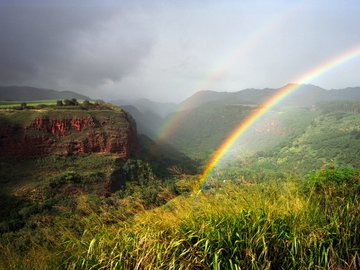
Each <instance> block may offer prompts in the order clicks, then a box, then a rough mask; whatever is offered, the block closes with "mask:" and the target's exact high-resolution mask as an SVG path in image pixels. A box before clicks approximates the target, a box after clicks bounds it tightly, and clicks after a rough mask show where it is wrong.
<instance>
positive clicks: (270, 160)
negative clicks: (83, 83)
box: [0, 90, 360, 269]
mask: <svg viewBox="0 0 360 270" xmlns="http://www.w3.org/2000/svg"><path fill="white" fill-rule="evenodd" d="M248 91H250V90H248ZM254 91H255V90H254ZM257 91H258V90H256V91H255V92H256V93H257V94H256V95H257V97H259V92H257ZM248 93H250V94H249V96H250V97H251V96H252V94H251V91H250V92H248ZM265 93H266V91H265ZM219 95H221V93H218V94H217V96H219ZM254 95H255V94H254ZM266 95H267V94H265V96H266ZM249 99H250V98H249ZM260 100H261V99H260ZM143 102H144V101H143ZM59 104H60V103H59ZM74 104H75V103H74ZM240 104H241V105H240ZM130 106H132V107H130ZM142 106H145V105H144V103H142ZM127 109H129V110H128V111H127ZM141 110H143V109H141V108H139V109H138V108H136V107H135V106H134V105H128V106H122V107H119V106H116V105H113V104H111V103H105V102H102V103H99V102H96V101H86V102H85V101H79V102H77V105H76V104H75V105H70V106H63V105H62V106H58V105H56V103H51V104H49V103H46V102H45V103H43V104H41V102H39V104H36V105H27V106H26V107H25V108H22V107H12V108H9V107H6V108H2V109H1V110H0V123H1V126H0V127H1V128H0V135H1V136H0V145H1V155H0V156H1V159H0V168H1V175H0V176H1V178H0V179H1V185H2V190H1V194H0V196H1V200H0V202H1V212H0V215H1V222H0V232H1V236H0V249H1V254H2V255H1V260H0V267H1V268H4V269H19V268H21V269H33V268H37V269H40V268H42V269H48V268H65V269H89V268H119V269H133V268H134V267H140V268H144V269H163V268H165V269H192V268H193V267H195V266H196V267H198V268H199V269H209V268H210V269H239V268H237V267H241V268H246V269H262V268H266V267H270V268H269V269H278V268H291V269H302V268H311V269H312V268H315V267H327V268H330V269H336V268H337V267H343V268H344V269H356V266H357V265H358V264H359V253H358V252H359V251H358V244H359V243H360V239H359V234H358V231H359V226H360V219H359V209H360V208H359V207H360V205H359V197H358V196H359V192H360V177H359V169H360V163H359V159H358V157H359V155H360V139H359V138H360V137H359V136H358V135H359V133H360V114H359V112H360V101H354V100H351V101H347V100H342V99H339V100H336V101H329V100H325V101H323V102H316V103H314V104H313V103H312V104H309V105H306V106H305V105H304V104H302V105H301V106H298V105H296V106H295V105H293V104H289V103H286V102H285V103H284V104H282V105H278V106H276V107H274V108H273V109H272V110H269V111H268V112H267V113H266V115H264V116H263V117H262V118H261V119H259V120H258V121H257V122H256V123H254V124H253V125H252V127H251V128H250V129H249V130H248V131H247V132H246V133H245V134H244V135H243V136H241V138H239V139H238V140H237V141H236V143H234V144H233V146H232V147H231V149H229V151H227V153H226V156H224V157H223V158H222V160H221V161H220V162H218V163H217V165H216V167H215V168H214V169H213V170H212V171H211V173H210V174H209V175H208V176H207V177H206V179H205V181H204V182H202V183H201V185H200V190H199V189H198V188H199V177H200V175H201V172H202V171H203V170H204V167H205V166H206V164H207V163H208V162H209V160H210V158H211V156H212V155H213V153H214V152H215V151H216V150H217V149H218V148H219V146H220V145H221V143H222V142H223V141H224V140H225V139H226V138H227V137H228V136H229V135H230V134H231V132H232V131H233V130H234V129H235V128H236V127H237V126H238V125H239V123H241V122H242V121H243V120H244V119H245V118H246V117H247V116H248V115H249V114H251V113H252V112H254V111H256V110H257V105H256V104H254V105H251V106H249V105H248V104H246V103H245V102H242V101H241V102H240V103H239V100H233V101H232V102H230V101H229V100H227V101H226V102H223V101H221V100H211V101H209V102H207V103H203V104H199V105H197V106H195V107H194V108H189V109H188V110H184V111H177V112H171V111H170V112H169V113H170V114H169V115H168V116H167V117H165V118H164V117H163V116H162V115H160V114H158V113H159V112H157V111H156V106H155V107H152V109H151V107H148V109H147V113H146V116H147V117H148V118H147V119H148V120H145V118H144V115H145V114H143V113H142V112H141ZM133 113H134V115H133ZM174 114H176V117H177V118H174ZM152 116H154V117H153V118H152ZM151 119H153V120H154V123H157V124H154V125H152V122H151ZM171 119H177V123H176V125H177V128H174V129H172V130H171V132H169V133H168V134H167V136H166V137H162V138H161V139H156V136H157V135H156V129H155V128H154V127H157V126H159V125H161V124H164V123H165V124H166V123H168V122H169V121H171ZM137 120H139V121H137ZM144 124H146V126H144ZM149 127H152V130H150V129H149Z"/></svg>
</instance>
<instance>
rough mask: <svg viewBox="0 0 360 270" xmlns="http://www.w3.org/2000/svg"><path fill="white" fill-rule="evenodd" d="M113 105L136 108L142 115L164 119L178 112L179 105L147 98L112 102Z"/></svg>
mask: <svg viewBox="0 0 360 270" xmlns="http://www.w3.org/2000/svg"><path fill="white" fill-rule="evenodd" d="M110 102H111V103H113V104H116V105H119V106H121V107H123V106H125V105H131V106H134V107H136V108H137V109H138V110H139V111H140V112H142V113H148V112H150V113H153V114H157V115H158V116H160V117H162V118H164V117H166V116H168V115H169V114H170V113H172V112H174V111H176V108H177V106H178V104H176V103H171V102H156V101H152V100H150V99H147V98H139V99H118V100H112V101H110Z"/></svg>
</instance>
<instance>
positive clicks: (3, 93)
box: [0, 86, 90, 101]
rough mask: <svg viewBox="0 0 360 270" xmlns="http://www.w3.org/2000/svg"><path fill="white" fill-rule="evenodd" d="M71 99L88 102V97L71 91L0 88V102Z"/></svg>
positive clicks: (15, 87) (18, 87)
mask: <svg viewBox="0 0 360 270" xmlns="http://www.w3.org/2000/svg"><path fill="white" fill-rule="evenodd" d="M71 98H76V99H82V100H90V98H89V97H87V96H85V95H81V94H78V93H75V92H72V91H56V90H51V89H42V88H36V87H29V86H0V101H12V100H19V101H31V100H48V99H71Z"/></svg>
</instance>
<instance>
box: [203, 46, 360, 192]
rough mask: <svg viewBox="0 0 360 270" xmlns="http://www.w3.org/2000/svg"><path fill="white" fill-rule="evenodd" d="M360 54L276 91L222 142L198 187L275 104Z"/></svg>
mask: <svg viewBox="0 0 360 270" xmlns="http://www.w3.org/2000/svg"><path fill="white" fill-rule="evenodd" d="M359 55H360V46H357V47H355V48H352V49H350V50H347V51H346V52H344V53H341V54H339V55H337V56H336V57H335V58H333V59H331V60H329V61H326V62H325V63H323V64H322V65H319V66H318V67H316V68H314V69H312V70H310V71H309V72H307V73H305V74H304V75H303V76H301V77H299V78H298V79H297V80H295V81H296V82H297V83H298V84H291V85H288V86H286V87H284V88H281V89H280V90H279V91H277V92H276V94H274V95H273V96H272V97H271V98H270V99H268V100H267V101H266V102H265V103H263V104H262V105H260V106H259V107H258V108H257V110H255V111H254V112H253V113H251V114H250V115H249V116H248V117H246V118H245V119H244V120H243V121H242V122H241V123H240V124H239V126H238V127H237V128H236V129H234V130H233V131H232V133H231V134H230V135H229V136H228V137H227V138H226V140H225V141H224V142H223V143H222V144H221V146H220V147H219V148H218V149H217V150H216V152H215V153H214V154H213V155H212V157H211V159H210V161H209V162H208V163H207V165H206V167H205V169H204V171H203V172H202V174H201V175H200V177H199V179H198V182H197V189H199V188H200V187H201V185H202V184H203V183H204V181H205V180H206V178H207V177H208V176H209V174H210V173H211V172H212V170H213V169H214V167H215V166H216V164H218V162H219V161H220V160H221V159H222V157H223V156H224V155H225V154H226V153H227V152H228V151H229V149H230V148H231V146H232V145H233V144H234V142H235V141H236V140H237V139H238V138H239V137H240V136H241V135H243V134H244V133H245V132H246V131H247V130H248V129H249V128H250V127H251V126H252V125H253V124H254V123H255V122H256V121H257V120H259V119H260V118H261V117H262V116H263V115H264V114H265V113H266V112H268V111H269V110H271V109H272V108H273V107H274V106H275V105H277V104H279V103H280V102H281V101H282V100H284V99H285V98H286V97H287V96H289V95H290V94H291V93H293V92H294V91H295V90H296V89H297V88H298V87H299V84H304V83H309V82H310V81H311V80H313V79H314V78H316V77H318V76H320V75H322V74H323V73H325V72H327V71H329V70H331V69H333V68H335V67H337V66H339V65H341V64H343V63H345V62H347V61H349V60H351V59H353V58H355V57H357V56H359Z"/></svg>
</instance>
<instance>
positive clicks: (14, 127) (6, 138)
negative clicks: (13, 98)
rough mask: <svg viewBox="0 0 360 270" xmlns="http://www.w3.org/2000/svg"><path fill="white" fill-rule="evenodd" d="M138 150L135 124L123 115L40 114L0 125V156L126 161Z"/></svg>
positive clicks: (112, 113)
mask: <svg viewBox="0 0 360 270" xmlns="http://www.w3.org/2000/svg"><path fill="white" fill-rule="evenodd" d="M22 113H24V114H26V113H29V112H27V111H24V112H22ZM74 114H76V113H74ZM0 117H1V115H0ZM138 148H139V147H138V141H137V132H136V125H135V122H134V120H133V119H132V118H131V116H130V115H128V114H127V113H125V112H115V111H114V112H109V111H106V112H102V111H97V112H92V113H81V114H80V116H71V115H69V114H66V115H64V114H61V113H58V114H56V115H54V113H52V114H50V115H48V114H43V115H41V116H37V117H35V118H34V119H32V120H30V121H28V122H27V123H25V124H22V125H21V124H18V123H12V122H11V121H8V122H7V123H6V124H5V125H4V124H2V125H1V126H0V156H24V157H28V156H39V155H49V154H56V155H64V156H67V155H75V154H81V153H93V152H107V153H114V154H117V155H118V156H119V157H121V158H127V157H129V156H131V155H134V154H136V153H137V151H138Z"/></svg>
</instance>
